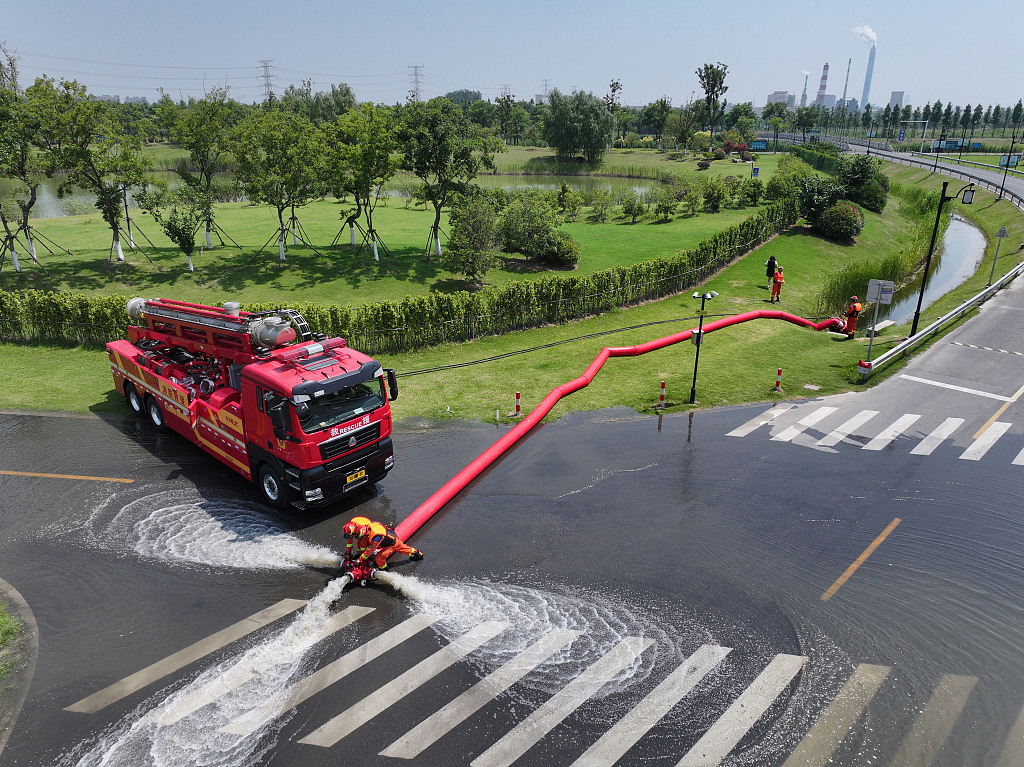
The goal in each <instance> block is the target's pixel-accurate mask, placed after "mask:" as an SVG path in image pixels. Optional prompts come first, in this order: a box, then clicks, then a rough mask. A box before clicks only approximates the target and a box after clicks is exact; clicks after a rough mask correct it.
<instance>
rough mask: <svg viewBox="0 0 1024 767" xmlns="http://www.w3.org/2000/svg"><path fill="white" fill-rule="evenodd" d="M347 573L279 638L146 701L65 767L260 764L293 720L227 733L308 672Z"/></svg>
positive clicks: (271, 721) (71, 757)
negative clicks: (230, 726) (227, 728)
mask: <svg viewBox="0 0 1024 767" xmlns="http://www.w3.org/2000/svg"><path fill="white" fill-rule="evenodd" d="M349 580H350V579H348V578H345V577H343V578H336V579H334V580H332V581H331V582H330V583H328V584H327V586H326V587H325V588H324V590H323V591H321V592H320V593H319V594H317V595H316V596H315V597H313V599H311V600H310V601H309V603H308V604H307V605H306V607H305V608H304V609H303V611H302V612H301V613H299V615H298V616H296V618H295V620H294V621H292V622H291V623H290V624H289V625H288V626H287V627H286V628H285V629H284V630H283V631H281V632H280V633H278V634H277V635H276V636H274V637H272V638H271V639H268V640H266V641H264V642H261V643H260V644H258V645H256V646H255V647H253V648H252V649H250V650H248V651H247V652H244V653H242V654H241V655H239V656H235V657H234V658H230V659H228V660H226V661H224V662H222V663H219V664H217V665H216V666H214V667H212V668H210V669H207V670H206V671H204V672H203V673H202V674H200V675H199V676H198V677H197V678H196V679H194V680H193V681H191V682H189V683H188V684H186V685H185V686H184V687H182V688H180V689H179V690H177V691H175V692H173V693H172V694H170V695H169V696H167V697H165V698H163V699H162V700H160V701H159V702H158V703H157V705H156V706H155V707H154V706H152V701H150V702H149V703H148V704H144V706H143V707H141V708H140V709H138V710H136V711H135V712H134V713H133V714H131V715H129V716H128V717H126V718H125V720H123V721H122V722H121V723H120V724H119V725H117V726H116V727H115V728H114V729H113V731H111V732H108V733H106V734H105V735H103V736H101V737H100V738H99V739H98V740H97V741H96V742H95V743H93V744H91V745H86V746H84V747H82V748H79V749H76V751H75V752H73V753H71V754H69V755H68V756H67V757H66V758H65V759H63V760H62V762H61V764H62V765H63V766H64V767H71V766H72V765H74V766H75V767H139V765H152V766H153V767H190V766H192V765H197V764H201V765H204V766H205V767H236V766H237V765H249V764H256V763H258V762H260V761H261V759H262V757H263V756H264V755H265V754H266V753H267V752H268V751H269V750H270V749H271V748H272V747H273V746H274V744H275V742H276V735H277V733H278V732H280V730H281V728H282V727H283V726H284V724H285V723H286V722H287V721H288V717H287V716H284V717H279V718H276V719H269V720H267V721H265V722H263V723H262V725H261V726H260V727H258V728H257V729H255V730H254V731H251V732H249V733H247V734H241V735H239V734H233V733H228V732H222V731H221V728H222V727H224V726H225V725H227V724H228V723H229V722H232V721H234V720H235V719H237V718H239V717H242V716H244V715H245V714H246V713H247V712H249V711H253V710H255V709H258V708H261V707H264V706H266V705H267V704H268V703H270V704H272V703H274V702H278V701H279V700H281V701H283V699H284V697H285V696H286V695H287V692H288V691H289V690H290V688H291V687H292V685H293V684H294V683H295V682H296V681H298V680H299V679H300V678H301V677H302V676H303V674H304V673H305V672H306V670H307V669H306V666H307V660H308V659H309V656H310V652H311V650H312V649H313V648H314V647H315V645H316V644H317V642H319V641H320V640H321V639H322V638H323V634H324V629H325V627H326V626H327V623H328V621H329V620H330V618H331V611H330V607H331V604H332V603H333V602H334V601H336V600H337V599H338V598H339V597H340V596H341V594H342V590H343V589H344V587H345V585H346V584H347V583H348V582H349Z"/></svg>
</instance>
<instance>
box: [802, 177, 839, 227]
mask: <svg viewBox="0 0 1024 767" xmlns="http://www.w3.org/2000/svg"><path fill="white" fill-rule="evenodd" d="M797 192H798V195H799V204H800V215H801V216H803V217H804V218H806V219H807V220H808V221H809V222H810V223H811V224H812V225H813V224H814V223H815V222H816V221H817V220H818V216H820V215H821V214H822V213H823V212H824V211H825V210H826V209H828V208H831V207H832V206H833V205H835V204H836V203H837V202H839V200H840V199H842V197H843V195H844V194H846V189H845V188H844V187H843V185H842V184H840V183H839V182H838V181H834V180H832V179H830V178H825V177H824V176H806V177H804V178H801V179H799V180H798V181H797Z"/></svg>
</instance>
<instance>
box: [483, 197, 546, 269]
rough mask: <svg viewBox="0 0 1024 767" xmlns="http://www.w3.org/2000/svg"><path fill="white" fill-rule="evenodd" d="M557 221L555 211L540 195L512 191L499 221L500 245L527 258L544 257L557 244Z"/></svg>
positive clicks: (503, 248)
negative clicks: (512, 193)
mask: <svg viewBox="0 0 1024 767" xmlns="http://www.w3.org/2000/svg"><path fill="white" fill-rule="evenodd" d="M559 223H560V221H559V218H558V214H557V213H555V210H554V208H552V206H551V205H550V204H549V203H548V201H547V199H546V198H545V197H544V196H543V195H540V194H536V193H533V192H519V193H517V194H514V195H512V196H511V199H510V200H509V203H508V206H507V207H506V208H505V210H503V211H502V213H501V218H500V222H499V224H498V230H499V232H500V241H501V248H502V250H505V251H507V252H509V253H522V254H523V255H524V256H526V257H527V258H543V257H544V256H545V255H546V254H548V253H549V252H551V251H552V250H554V249H555V247H556V245H557V243H556V239H555V238H556V235H555V230H556V228H557V227H558V224H559Z"/></svg>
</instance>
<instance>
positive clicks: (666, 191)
mask: <svg viewBox="0 0 1024 767" xmlns="http://www.w3.org/2000/svg"><path fill="white" fill-rule="evenodd" d="M678 204H679V203H678V202H677V201H676V195H675V192H674V191H673V190H672V188H671V187H667V186H666V187H663V188H662V189H659V190H658V194H657V197H656V198H655V201H654V212H655V213H656V214H657V215H658V216H660V217H661V218H662V219H664V220H665V221H669V220H671V218H672V216H674V215H675V212H676V206H677V205H678Z"/></svg>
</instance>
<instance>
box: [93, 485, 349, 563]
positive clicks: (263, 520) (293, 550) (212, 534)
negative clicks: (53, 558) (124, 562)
mask: <svg viewBox="0 0 1024 767" xmlns="http://www.w3.org/2000/svg"><path fill="white" fill-rule="evenodd" d="M122 503H123V497H122V496H114V497H113V498H111V499H109V500H108V501H107V503H105V504H103V506H101V507H100V508H99V509H97V510H96V512H95V513H94V515H93V523H92V527H93V529H94V536H95V538H96V540H97V541H98V542H99V543H100V544H101V545H103V546H105V547H109V548H114V549H122V550H123V549H124V548H125V546H127V547H128V548H129V549H130V550H131V551H134V552H135V553H136V554H138V555H140V556H142V557H145V558H147V559H158V560H164V561H172V562H178V563H182V564H195V565H210V566H213V567H235V568H242V569H251V570H281V569H291V568H298V567H303V566H309V567H338V566H339V565H340V563H341V557H340V555H338V554H336V553H335V552H333V551H331V550H330V549H328V548H326V547H325V546H318V545H316V544H313V543H308V542H306V541H303V540H302V539H300V538H299V537H297V536H295V535H294V534H292V533H291V532H289V531H288V530H287V528H285V527H284V526H282V525H281V524H280V522H278V521H277V520H276V519H275V518H274V517H271V516H269V515H268V514H267V513H266V512H265V511H264V510H263V509H262V508H261V507H260V506H258V505H256V504H248V503H245V502H239V501H235V500H221V499H207V498H202V497H201V496H199V495H198V494H197V493H196V492H195V490H193V489H187V490H186V489H181V490H165V491H162V492H159V493H154V494H152V495H146V496H144V497H142V498H137V499H134V500H131V501H129V502H128V503H123V505H122V506H121V507H120V509H119V510H118V511H117V512H116V513H115V514H114V516H113V518H111V519H109V521H107V522H104V521H103V519H104V518H105V517H106V516H107V512H108V510H109V509H110V507H114V508H117V505H118V504H122Z"/></svg>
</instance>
